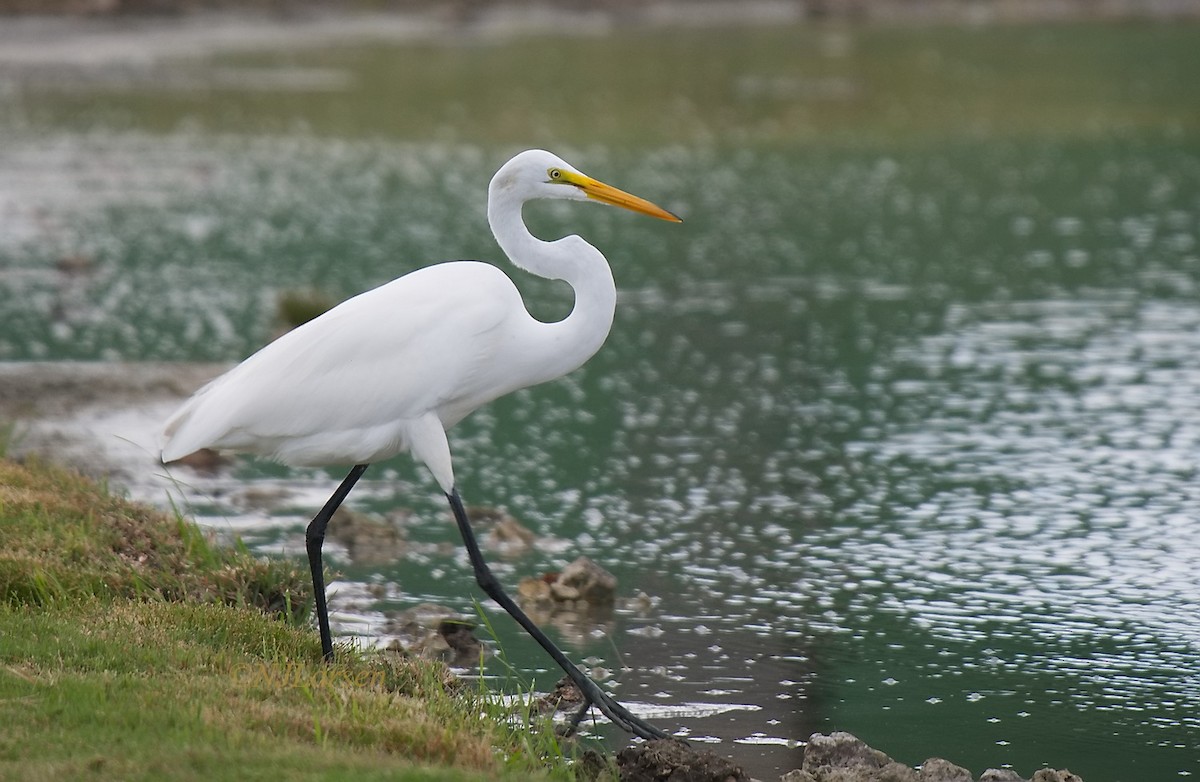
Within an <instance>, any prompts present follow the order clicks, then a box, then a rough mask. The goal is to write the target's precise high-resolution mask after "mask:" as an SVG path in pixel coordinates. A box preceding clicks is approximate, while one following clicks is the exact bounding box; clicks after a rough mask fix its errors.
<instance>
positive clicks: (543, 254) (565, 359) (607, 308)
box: [488, 193, 617, 382]
mask: <svg viewBox="0 0 1200 782" xmlns="http://www.w3.org/2000/svg"><path fill="white" fill-rule="evenodd" d="M521 206H522V202H521V201H520V200H517V199H511V198H497V197H496V194H495V193H489V198H488V223H489V225H490V226H491V228H492V233H493V234H494V235H495V237H496V242H497V243H498V244H499V245H500V249H501V250H503V251H504V254H505V255H507V256H508V259H509V260H510V261H511V262H512V263H513V265H514V266H517V267H518V268H521V269H524V270H525V271H527V272H529V273H530V274H536V275H537V276H539V277H545V278H547V279H551V280H564V281H565V282H566V283H567V284H568V285H570V286H571V288H572V290H573V291H574V292H575V306H574V307H572V309H571V314H570V315H568V316H567V317H566V318H564V319H563V320H561V321H558V322H557V323H542V322H540V321H538V320H536V319H534V318H533V316H530V318H529V323H530V327H531V331H530V339H531V341H533V342H535V343H536V344H534V345H530V346H529V347H530V349H531V350H530V353H531V354H534V355H538V356H540V358H541V362H539V363H540V367H539V374H541V375H543V377H540V378H538V381H537V382H541V381H543V380H548V379H551V378H555V377H559V376H561V375H564V374H566V373H567V372H570V371H571V370H573V369H575V368H577V367H578V366H580V365H581V364H583V362H585V361H587V360H588V359H589V358H590V357H591V356H592V355H593V354H594V353H595V352H596V351H597V350H599V349H600V346H601V345H603V344H604V340H605V338H606V337H607V336H608V332H609V329H610V328H612V322H613V314H614V312H615V311H616V304H617V287H616V283H615V282H614V281H613V276H612V270H611V269H610V268H609V266H608V261H607V260H605V258H604V255H603V254H601V252H600V251H599V250H597V249H596V248H595V247H593V246H591V245H590V244H588V243H587V242H585V241H584V240H583V239H581V238H580V237H578V236H567V237H564V238H562V239H559V240H557V241H554V242H546V241H543V240H541V239H539V238H537V237H536V236H534V235H533V234H531V233H530V232H529V229H528V228H526V227H525V221H524V220H523V219H522V217H521ZM541 370H544V371H541Z"/></svg>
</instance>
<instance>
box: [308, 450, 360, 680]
mask: <svg viewBox="0 0 1200 782" xmlns="http://www.w3.org/2000/svg"><path fill="white" fill-rule="evenodd" d="M366 470H367V465H365V464H358V465H355V467H354V469H353V470H351V471H350V474H349V475H347V476H346V478H345V480H343V481H342V484H341V485H340V486H338V487H337V491H335V492H334V493H333V496H332V497H330V498H329V501H328V502H326V503H325V507H323V508H321V511H320V512H319V513H318V514H317V515H316V516H314V517H313V520H312V521H311V522H310V523H309V525H308V532H307V533H305V536H304V546H305V548H306V549H308V567H309V569H310V570H311V571H312V582H313V604H314V607H315V609H316V612H317V626H318V627H319V628H320V629H321V654H322V655H323V656H324V657H325V661H326V662H332V661H333V635H332V633H330V632H329V608H328V606H327V605H326V604H325V569H324V565H323V564H322V563H321V545H322V544H323V543H324V542H325V528H326V527H328V526H329V519H330V518H332V517H333V513H334V511H336V510H337V509H338V506H339V505H341V504H342V501H343V500H345V499H346V495H347V494H349V493H350V490H351V489H353V488H354V484H356V483H358V479H359V478H361V477H362V474H363V473H364V472H366Z"/></svg>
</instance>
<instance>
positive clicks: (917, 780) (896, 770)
mask: <svg viewBox="0 0 1200 782" xmlns="http://www.w3.org/2000/svg"><path fill="white" fill-rule="evenodd" d="M874 780H875V782H921V776H920V775H919V774H918V773H917V770H916V769H915V768H913V767H912V766H906V765H904V764H903V763H897V762H896V761H894V760H893V761H892V762H891V763H888V764H887V765H886V766H884V767H883V768H881V769H879V773H878V774H876V775H875V777H874Z"/></svg>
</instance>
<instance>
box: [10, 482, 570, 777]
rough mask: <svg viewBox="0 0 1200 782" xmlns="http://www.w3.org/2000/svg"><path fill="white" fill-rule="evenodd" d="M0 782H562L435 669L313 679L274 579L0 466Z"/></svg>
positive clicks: (124, 509)
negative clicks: (551, 781) (533, 781)
mask: <svg viewBox="0 0 1200 782" xmlns="http://www.w3.org/2000/svg"><path fill="white" fill-rule="evenodd" d="M0 535H2V536H3V540H4V547H3V549H0V724H3V725H5V726H6V727H5V729H4V730H3V731H0V778H3V779H24V780H38V779H82V778H87V779H101V780H102V779H122V780H133V779H178V780H189V779H204V780H221V779H237V780H247V779H250V780H252V779H343V778H344V779H351V778H353V779H355V780H364V779H367V780H369V779H382V778H387V779H447V780H460V779H496V778H514V779H517V778H519V779H528V778H570V770H569V768H568V763H567V761H566V759H565V758H564V757H563V754H562V751H561V749H560V747H559V745H558V742H557V741H556V740H555V739H554V737H553V733H552V731H550V730H549V729H548V726H547V725H545V724H535V725H534V726H533V727H532V728H530V727H527V726H525V725H524V721H522V720H515V721H514V720H512V719H511V717H512V714H511V710H510V709H509V708H508V707H505V706H502V705H500V704H499V702H498V700H497V699H495V698H493V697H492V696H490V695H489V694H488V693H486V692H485V691H483V690H481V689H479V688H478V687H477V686H475V685H466V684H463V683H461V682H460V681H458V680H457V679H455V678H454V677H453V676H452V675H451V674H450V673H449V671H448V670H447V669H446V668H445V667H444V666H441V665H438V664H434V663H427V662H418V661H414V660H410V659H406V658H402V657H400V656H397V655H383V654H377V653H366V652H361V651H359V650H355V649H353V648H347V647H342V648H340V649H339V650H338V662H336V663H335V664H332V665H326V664H325V663H323V662H322V661H321V655H320V644H319V641H318V640H317V637H316V633H315V632H313V631H312V630H311V629H310V628H309V627H308V625H307V621H305V620H306V618H307V606H308V599H307V595H305V594H303V593H304V592H305V591H306V588H305V585H304V584H303V579H302V578H301V575H300V574H299V573H298V572H297V570H296V569H295V568H294V567H293V566H292V565H290V564H287V563H281V562H274V561H260V560H257V559H255V558H254V557H252V556H250V555H249V554H248V553H247V552H245V551H244V550H237V549H223V548H218V547H215V546H212V545H210V543H209V542H208V541H207V539H206V538H205V537H204V536H203V535H202V534H200V533H199V532H197V531H196V530H195V529H194V528H193V527H191V526H190V525H188V524H186V523H184V522H182V521H181V520H179V519H177V518H173V517H171V516H169V515H166V514H162V513H160V512H157V511H154V510H152V509H149V508H145V507H142V506H139V505H136V504H132V503H129V502H126V501H124V500H122V499H121V498H119V497H114V496H113V495H111V494H109V493H107V492H106V491H105V490H104V489H103V487H101V486H97V485H95V484H94V483H92V482H90V481H88V480H86V479H83V478H80V477H79V476H77V475H74V474H72V473H69V472H66V471H63V470H59V469H56V468H51V467H47V466H39V465H33V466H29V465H18V464H15V463H13V462H10V461H4V460H0Z"/></svg>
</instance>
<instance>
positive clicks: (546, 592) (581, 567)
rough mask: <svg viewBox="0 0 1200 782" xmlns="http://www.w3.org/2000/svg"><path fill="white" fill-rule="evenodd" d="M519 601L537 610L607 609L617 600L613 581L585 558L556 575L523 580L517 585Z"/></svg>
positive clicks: (611, 576) (605, 572) (615, 584)
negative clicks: (533, 605)
mask: <svg viewBox="0 0 1200 782" xmlns="http://www.w3.org/2000/svg"><path fill="white" fill-rule="evenodd" d="M517 593H518V594H519V595H520V596H521V598H522V600H523V601H528V602H531V603H535V604H543V605H539V606H538V607H541V608H547V607H550V608H554V607H560V608H567V609H574V610H582V609H597V608H609V609H611V608H612V606H613V604H614V603H615V602H616V598H617V577H616V576H614V575H613V574H612V573H609V572H608V571H607V570H605V569H604V568H602V567H600V566H599V565H597V564H596V563H595V562H593V561H592V560H590V559H588V558H587V557H580V558H579V559H577V560H575V561H574V562H572V563H571V564H569V565H567V566H566V567H565V568H563V569H562V571H561V572H559V573H545V574H543V575H542V577H541V578H523V579H521V583H520V584H518V585H517Z"/></svg>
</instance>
